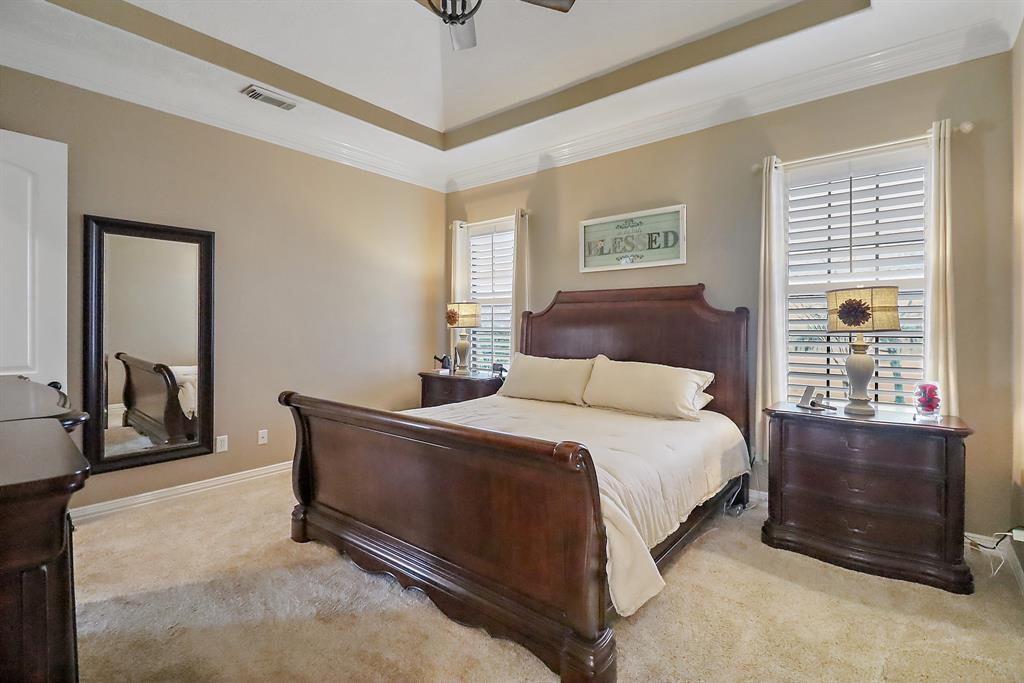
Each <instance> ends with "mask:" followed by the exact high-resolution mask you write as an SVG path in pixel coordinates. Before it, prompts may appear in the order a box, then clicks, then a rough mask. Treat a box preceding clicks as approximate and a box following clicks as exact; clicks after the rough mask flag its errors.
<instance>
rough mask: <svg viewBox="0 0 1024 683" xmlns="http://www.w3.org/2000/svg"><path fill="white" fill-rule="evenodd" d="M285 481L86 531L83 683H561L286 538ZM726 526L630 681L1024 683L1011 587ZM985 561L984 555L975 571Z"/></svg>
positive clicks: (625, 628) (634, 638) (671, 572)
mask: <svg viewBox="0 0 1024 683" xmlns="http://www.w3.org/2000/svg"><path fill="white" fill-rule="evenodd" d="M291 506H292V497H291V491H290V486H289V480H288V476H287V475H286V474H281V475H275V476H273V477H268V478H264V479H260V480H256V481H251V482H246V483H242V484H236V485H233V486H229V487H224V488H220V489H217V490H214V491H208V492H205V493H200V494H196V495H193V496H188V497H184V498H179V499H176V500H172V501H168V502H162V503H156V504H153V505H149V506H147V507H143V508H138V509H135V510H131V511H128V512H122V513H118V514H115V515H111V516H109V517H105V518H102V519H98V520H95V521H91V522H84V523H81V524H79V526H78V532H77V533H76V535H75V554H76V559H75V561H76V567H75V569H76V574H77V576H76V579H77V586H78V626H79V651H80V658H81V676H82V680H83V681H86V682H91V681H97V682H99V681H102V682H104V683H106V682H114V681H247V682H248V681H274V682H277V681H318V682H320V681H403V682H404V681H410V682H412V681H424V682H426V681H444V682H448V681H555V680H557V677H555V676H554V675H553V674H552V673H551V672H550V671H548V669H547V668H545V667H544V666H543V665H542V664H541V663H540V662H539V661H538V660H537V659H535V658H534V657H533V656H532V655H530V654H529V653H528V652H527V651H526V650H524V649H523V648H521V647H519V646H518V645H514V644H512V643H509V642H507V641H501V640H494V639H491V638H489V637H488V636H487V635H485V634H484V633H483V632H482V631H479V630H476V629H470V628H466V627H463V626H459V625H458V624H455V623H454V622H452V621H449V620H448V619H446V618H445V617H444V616H443V615H442V614H441V613H440V612H439V611H438V610H437V609H435V608H434V607H433V605H432V604H431V603H430V601H429V600H427V599H426V598H425V597H423V596H422V595H421V594H419V593H417V592H415V591H402V590H401V588H400V587H399V586H398V585H397V583H396V582H395V581H393V580H391V579H389V578H387V577H380V576H371V575H368V574H365V573H363V572H362V571H361V570H359V569H358V568H356V567H355V565H353V564H352V563H351V562H350V561H348V559H346V558H342V557H339V556H338V554H337V553H336V552H334V551H333V550H331V549H328V548H325V547H322V546H318V545H317V544H314V543H307V544H297V543H293V542H291V541H290V540H289V538H288V531H289V517H288V515H289V511H290V509H291ZM763 517H764V514H763V512H760V511H757V510H755V511H752V512H749V513H747V514H746V515H744V516H743V517H742V518H740V519H738V520H737V519H732V518H725V517H723V518H719V519H718V520H717V521H716V522H715V523H714V525H713V527H712V528H711V530H710V531H708V532H707V533H706V534H705V535H704V536H703V537H702V538H701V539H699V540H698V541H697V542H696V543H695V544H693V545H691V546H690V547H689V548H687V549H686V550H685V551H683V553H682V554H681V555H680V556H679V557H678V559H677V560H676V561H675V562H674V563H673V564H672V566H671V567H670V568H669V569H668V571H667V576H666V580H667V582H668V587H667V588H666V589H665V591H664V592H662V593H661V594H660V595H659V596H657V597H656V598H654V600H652V601H651V602H650V603H648V604H647V605H646V606H645V607H644V608H643V609H641V610H640V611H639V612H638V613H637V614H636V615H634V616H633V617H631V618H629V619H626V620H620V621H619V622H618V623H617V624H616V627H615V629H616V633H617V638H618V655H619V660H618V661H619V680H620V681H730V682H732V683H734V682H736V681H858V682H860V681H926V680H934V681H1012V680H1016V681H1020V680H1024V601H1022V600H1021V597H1020V594H1019V592H1018V590H1017V587H1016V584H1015V582H1014V579H1013V577H1012V576H1011V574H1010V573H1009V572H1008V571H1007V570H1006V569H1005V568H1004V569H1003V571H1002V572H1001V573H1000V574H999V575H998V576H997V577H996V578H995V579H992V578H989V574H990V573H991V572H990V569H989V562H988V559H987V558H986V557H982V556H980V555H976V556H974V557H972V558H971V560H972V565H973V566H974V569H975V578H976V583H977V586H978V592H977V593H976V594H975V595H973V596H969V597H964V596H956V595H951V594H948V593H945V592H943V591H939V590H936V589H933V588H927V587H924V586H918V585H914V584H909V583H904V582H900V581H890V580H886V579H881V578H876V577H872V576H866V575H864V574H858V573H855V572H850V571H846V570H844V569H839V568H836V567H832V566H830V565H826V564H823V563H820V562H817V561H815V560H812V559H810V558H807V557H803V556H801V555H796V554H793V553H788V552H784V551H779V550H772V549H770V548H768V547H766V546H764V545H762V544H761V542H760V540H759V527H760V524H761V521H762V519H763ZM972 555H974V554H973V553H972Z"/></svg>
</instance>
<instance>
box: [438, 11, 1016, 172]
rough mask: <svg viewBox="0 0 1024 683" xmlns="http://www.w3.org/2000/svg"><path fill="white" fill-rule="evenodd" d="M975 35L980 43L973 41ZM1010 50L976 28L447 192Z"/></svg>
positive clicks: (640, 125)
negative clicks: (981, 37)
mask: <svg viewBox="0 0 1024 683" xmlns="http://www.w3.org/2000/svg"><path fill="white" fill-rule="evenodd" d="M968 34H970V36H971V39H970V40H969V39H968ZM979 35H981V36H984V39H983V40H981V41H978V40H977V36H979ZM1012 47H1013V45H1012V43H1011V41H1010V39H1009V38H1008V37H1007V36H1006V34H1005V32H1004V31H1002V30H1001V28H1000V25H999V22H998V21H997V20H995V19H991V20H987V21H984V22H979V23H977V24H974V25H971V26H965V27H962V28H959V29H957V30H955V31H949V32H947V33H943V34H939V35H937V36H932V37H929V38H926V39H922V40H917V41H913V42H910V43H906V44H904V45H900V46H896V47H892V48H889V49H887V50H882V51H879V52H875V53H873V54H869V55H865V56H863V57H858V58H855V59H851V60H847V61H844V62H840V63H838V64H833V65H830V66H826V67H821V68H819V69H814V70H811V71H807V72H803V73H800V74H795V75H793V76H789V77H786V78H783V79H780V80H777V81H774V82H772V83H767V84H765V85H760V86H757V87H755V88H747V89H743V90H739V91H736V92H733V93H729V94H727V95H724V96H721V97H716V98H714V99H712V100H707V101H705V102H700V103H697V104H694V105H690V106H688V107H683V108H680V109H676V110H673V111H670V112H666V113H664V114H658V115H656V116H652V117H648V118H645V119H641V120H638V121H634V122H631V123H628V124H625V125H621V126H617V127H615V128H610V129H607V130H604V131H600V132H598V133H593V134H588V135H585V136H581V137H578V138H575V139H573V140H568V141H566V142H564V143H561V144H558V145H553V146H551V147H546V148H542V149H538V150H534V151H532V152H527V153H524V154H518V155H516V156H510V157H507V158H505V159H500V160H495V161H493V162H489V163H487V164H485V165H480V166H476V167H473V168H469V169H466V170H462V171H456V172H454V173H452V174H451V175H450V176H449V177H448V179H447V182H446V183H445V191H446V192H455V191H458V190H465V189H469V188H472V187H479V186H481V185H489V184H491V183H496V182H500V181H502V180H510V179H512V178H518V177H522V176H525V175H530V174H533V173H537V172H538V171H543V170H546V169H549V168H557V167H559V166H567V165H569V164H574V163H576V162H579V161H585V160H587V159H594V158H597V157H600V156H604V155H607V154H612V153H614V152H620V151H623V150H626V149H631V148H633V147H639V146H641V145H646V144H650V143H652V142H658V141H660V140H666V139H668V138H673V137H677V136H679V135H685V134H686V133H693V132H695V131H698V130H703V129H705V128H711V127H712V126H717V125H721V124H723V123H729V122H730V121H737V120H740V119H744V118H749V117H751V116H757V115H760V114H766V113H768V112H772V111H777V110H779V109H784V108H786V107H791V106H794V105H798V104H803V103H805V102H811V101H813V100H819V99H823V98H825V97H830V96H832V95H838V94H841V93H845V92H850V91H853V90H859V89H861V88H865V87H868V86H872V85H878V84H881V83H886V82H888V81H893V80H897V79H900V78H905V77H907V76H913V75H915V74H919V73H924V72H926V71H932V70H934V69H940V68H943V67H947V66H952V65H954V64H959V63H962V62H968V61H971V60H974V59H979V58H981V57H987V56H989V55H993V54H997V53H1000V52H1005V51H1007V50H1009V49H1011V48H1012ZM738 100H739V103H738Z"/></svg>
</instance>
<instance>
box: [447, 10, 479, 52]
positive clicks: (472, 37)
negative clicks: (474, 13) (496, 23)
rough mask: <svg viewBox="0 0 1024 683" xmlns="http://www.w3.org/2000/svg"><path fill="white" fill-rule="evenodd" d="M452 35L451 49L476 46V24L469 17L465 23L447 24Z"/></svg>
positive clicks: (465, 48)
mask: <svg viewBox="0 0 1024 683" xmlns="http://www.w3.org/2000/svg"><path fill="white" fill-rule="evenodd" d="M448 31H449V32H450V33H451V36H452V49H453V50H468V49H469V48H471V47H476V25H475V24H474V23H473V18H472V17H470V18H469V20H468V21H467V22H466V23H465V24H448Z"/></svg>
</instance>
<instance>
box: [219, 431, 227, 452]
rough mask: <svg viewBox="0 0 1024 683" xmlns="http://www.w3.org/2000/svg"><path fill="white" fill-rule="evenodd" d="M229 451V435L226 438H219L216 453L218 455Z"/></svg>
mask: <svg viewBox="0 0 1024 683" xmlns="http://www.w3.org/2000/svg"><path fill="white" fill-rule="evenodd" d="M227 449H228V436H227V434H225V435H224V436H218V437H217V448H216V452H217V453H223V452H224V451H226V450H227Z"/></svg>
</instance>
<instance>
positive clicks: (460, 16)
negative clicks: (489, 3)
mask: <svg viewBox="0 0 1024 683" xmlns="http://www.w3.org/2000/svg"><path fill="white" fill-rule="evenodd" d="M439 1H440V3H441V4H440V6H438V5H436V4H434V0H427V2H428V3H429V4H430V9H432V10H434V14H436V15H437V16H439V17H441V21H443V22H444V23H446V24H465V23H466V22H467V21H469V20H470V19H472V18H473V15H474V14H476V12H477V10H478V9H480V5H482V4H484V0H476V1H475V2H474V0H439Z"/></svg>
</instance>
